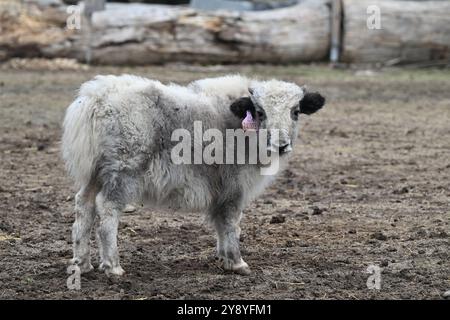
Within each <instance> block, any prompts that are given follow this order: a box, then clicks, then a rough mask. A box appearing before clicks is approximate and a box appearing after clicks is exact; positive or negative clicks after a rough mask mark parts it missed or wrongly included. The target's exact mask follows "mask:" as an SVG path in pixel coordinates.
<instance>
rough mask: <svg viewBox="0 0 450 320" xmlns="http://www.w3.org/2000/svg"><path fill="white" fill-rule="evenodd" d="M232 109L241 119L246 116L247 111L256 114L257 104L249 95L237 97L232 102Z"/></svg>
mask: <svg viewBox="0 0 450 320" xmlns="http://www.w3.org/2000/svg"><path fill="white" fill-rule="evenodd" d="M230 110H231V112H233V114H234V115H235V116H236V117H239V118H241V119H244V118H245V116H246V114H247V111H250V112H251V113H252V115H253V116H255V106H254V105H253V102H252V99H250V98H249V97H245V98H239V99H237V100H236V101H235V102H233V103H232V104H231V106H230Z"/></svg>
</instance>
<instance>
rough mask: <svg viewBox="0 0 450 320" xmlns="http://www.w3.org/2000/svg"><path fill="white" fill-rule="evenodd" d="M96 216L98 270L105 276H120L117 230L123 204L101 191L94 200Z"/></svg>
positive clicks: (121, 272) (121, 270)
mask: <svg viewBox="0 0 450 320" xmlns="http://www.w3.org/2000/svg"><path fill="white" fill-rule="evenodd" d="M95 200H96V201H95V202H96V206H97V214H98V216H99V218H100V221H99V226H98V229H97V241H98V246H99V253H100V266H99V269H100V270H104V271H105V273H106V274H107V275H110V274H112V275H117V276H121V275H123V274H124V270H123V269H122V267H121V266H120V262H119V251H118V249H117V230H118V227H119V217H120V213H121V211H122V209H123V207H124V206H123V204H122V203H121V202H119V201H114V200H112V199H111V198H110V197H108V196H107V195H105V193H104V192H103V191H102V192H100V193H99V194H98V195H97V198H96V199H95Z"/></svg>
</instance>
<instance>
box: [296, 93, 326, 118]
mask: <svg viewBox="0 0 450 320" xmlns="http://www.w3.org/2000/svg"><path fill="white" fill-rule="evenodd" d="M324 104H325V98H324V97H322V95H321V94H320V93H318V92H311V93H310V92H308V93H306V94H305V95H304V97H303V99H302V100H300V113H304V114H313V113H314V112H316V111H318V110H319V109H320V108H322V107H323V106H324Z"/></svg>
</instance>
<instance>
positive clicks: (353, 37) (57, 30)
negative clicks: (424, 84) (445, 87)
mask: <svg viewBox="0 0 450 320" xmlns="http://www.w3.org/2000/svg"><path fill="white" fill-rule="evenodd" d="M33 1H37V0H27V2H24V1H20V0H1V2H0V61H2V60H3V61H4V60H8V59H10V58H13V57H25V58H34V57H45V58H75V59H77V60H79V61H86V60H89V61H90V62H93V63H98V64H116V65H119V64H122V65H123V64H153V63H165V62H187V63H205V64H206V63H253V62H266V63H293V62H313V61H327V60H328V58H329V51H330V44H331V42H332V41H331V33H332V30H333V34H334V35H335V36H334V37H333V43H334V45H333V47H334V48H340V51H341V52H340V61H343V62H350V63H361V62H363V63H365V62H388V63H402V62H405V63H408V62H413V61H430V60H445V59H447V60H449V59H450V14H449V13H450V3H449V2H448V1H422V2H416V1H389V0H370V1H369V0H340V1H341V2H342V3H341V4H342V5H338V6H336V5H335V4H333V6H331V5H330V4H331V1H332V0H304V1H302V2H300V3H299V4H297V5H295V6H291V7H286V8H280V9H275V10H266V11H247V12H233V11H213V12H211V11H199V10H195V9H192V8H190V7H188V6H165V5H146V4H140V3H133V4H124V3H107V5H106V7H105V10H101V11H96V12H93V13H92V14H91V15H90V19H86V18H84V19H83V20H82V24H81V29H80V30H68V29H67V28H66V22H67V18H68V17H69V13H68V11H67V6H66V5H64V4H62V2H59V0H54V3H53V5H52V6H43V5H42V1H41V5H39V4H36V3H33ZM50 2H51V1H50ZM58 2H59V4H58ZM369 5H375V6H378V7H379V8H380V14H381V16H380V17H381V28H380V29H369V28H368V27H367V19H368V17H369V15H370V14H369V13H368V11H367V8H368V6H369ZM332 7H334V8H336V7H338V8H342V29H341V30H337V31H338V32H337V33H336V28H339V26H340V22H339V23H337V24H336V23H334V27H333V28H332V21H335V20H332V17H336V12H333V13H332V12H331V8H332ZM336 34H337V36H336ZM336 39H341V40H342V41H341V42H340V43H335V41H336ZM334 56H336V57H337V56H339V54H338V52H336V50H334Z"/></svg>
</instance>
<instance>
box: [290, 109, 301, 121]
mask: <svg viewBox="0 0 450 320" xmlns="http://www.w3.org/2000/svg"><path fill="white" fill-rule="evenodd" d="M299 115H300V110H299V109H298V108H296V109H294V110H292V112H291V116H292V119H293V120H298V116H299Z"/></svg>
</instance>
